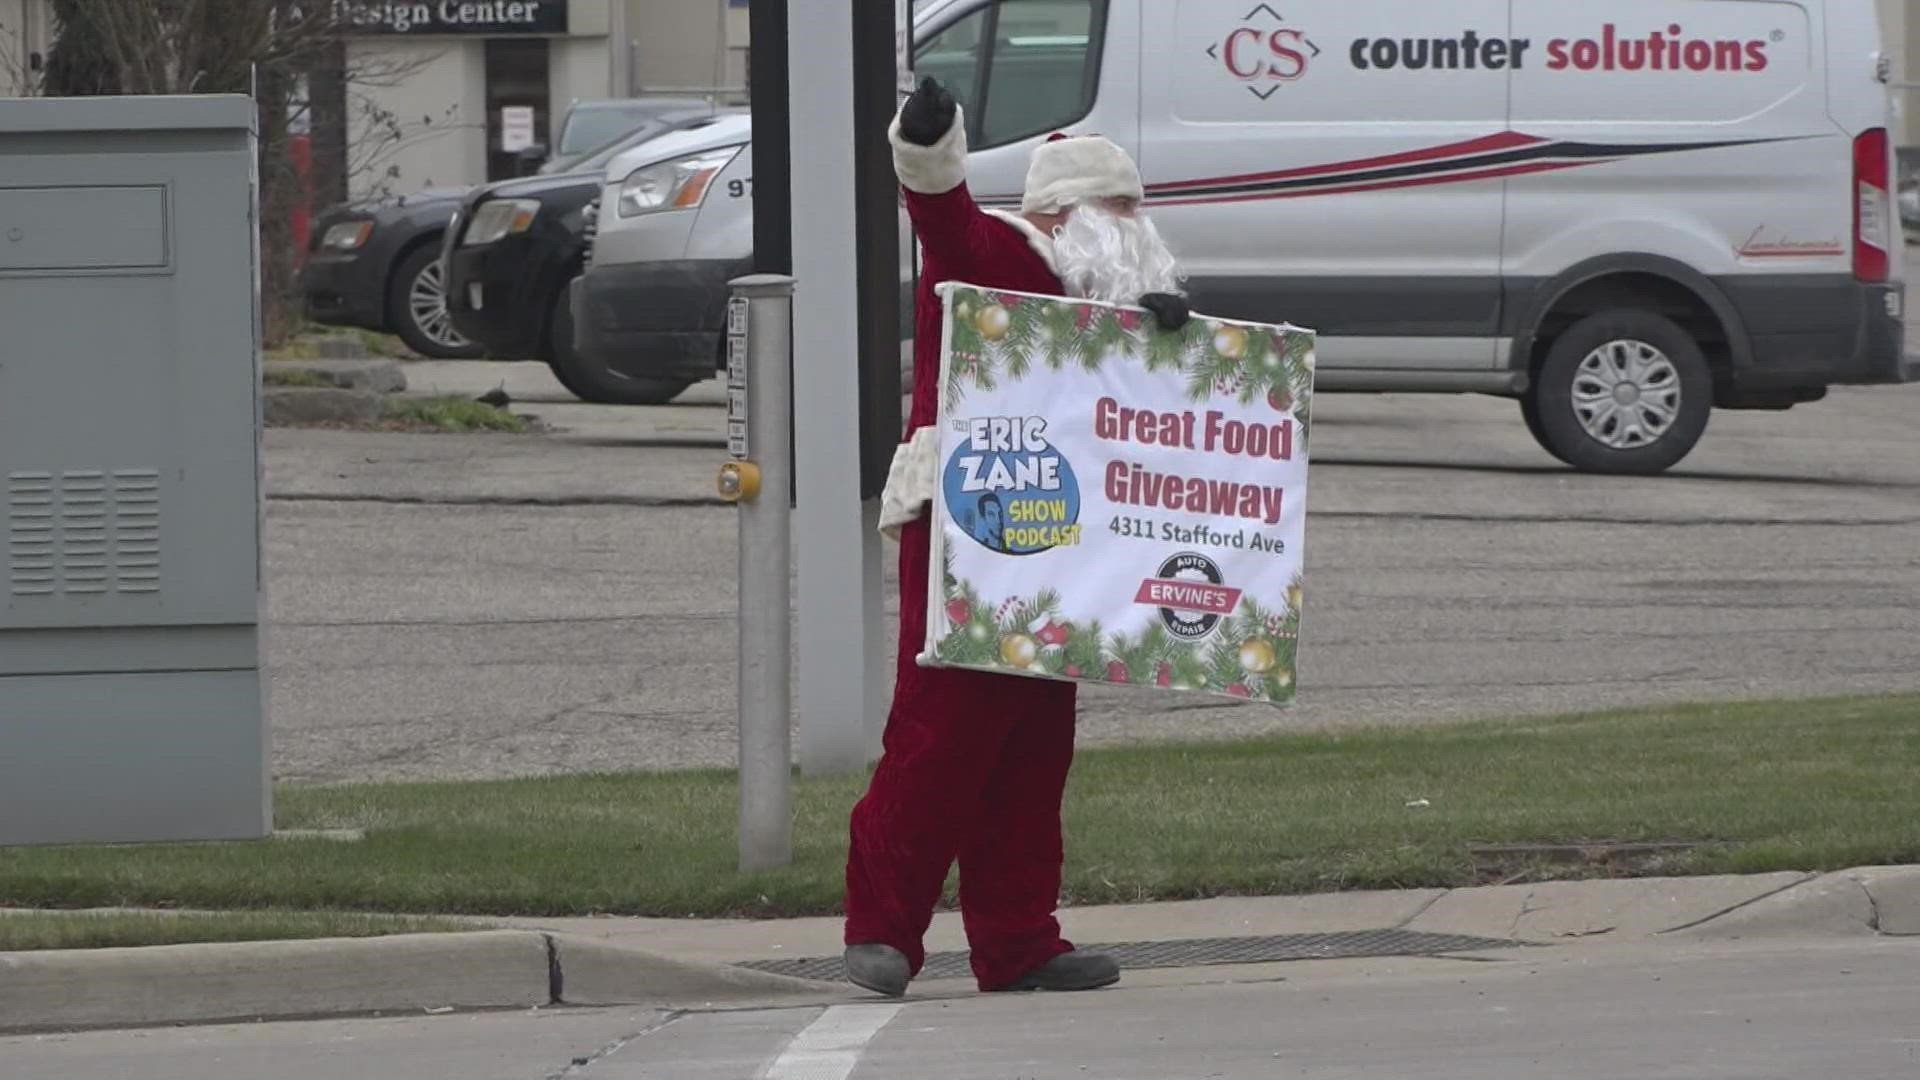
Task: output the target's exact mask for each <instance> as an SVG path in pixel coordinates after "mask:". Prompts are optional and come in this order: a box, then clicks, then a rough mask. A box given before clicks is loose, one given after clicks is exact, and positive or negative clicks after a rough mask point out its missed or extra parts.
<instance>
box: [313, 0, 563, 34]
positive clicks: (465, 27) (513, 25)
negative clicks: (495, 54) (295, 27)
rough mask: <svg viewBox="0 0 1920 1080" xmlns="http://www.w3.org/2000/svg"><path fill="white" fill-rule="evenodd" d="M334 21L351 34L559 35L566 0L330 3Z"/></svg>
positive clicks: (343, 0)
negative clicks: (332, 6) (332, 4)
mask: <svg viewBox="0 0 1920 1080" xmlns="http://www.w3.org/2000/svg"><path fill="white" fill-rule="evenodd" d="M334 17H335V18H336V19H337V20H339V22H340V23H341V24H342V25H343V26H345V27H346V28H347V30H348V32H350V33H357V34H408V35H412V36H417V37H424V36H430V35H435V34H490V35H494V36H506V35H512V34H564V33H566V32H567V0H414V2H403V0H335V3H334Z"/></svg>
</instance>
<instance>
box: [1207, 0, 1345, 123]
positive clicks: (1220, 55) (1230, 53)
mask: <svg viewBox="0 0 1920 1080" xmlns="http://www.w3.org/2000/svg"><path fill="white" fill-rule="evenodd" d="M1207 55H1208V56H1210V57H1212V58H1213V59H1214V60H1216V61H1219V63H1220V65H1221V66H1222V67H1224V68H1226V69H1227V74H1229V75H1232V76H1233V77H1234V78H1236V79H1239V80H1240V81H1241V82H1243V83H1245V84H1247V92H1248V93H1250V94H1252V95H1253V96H1254V97H1257V98H1259V99H1260V100H1262V101H1265V100H1266V99H1268V98H1270V97H1272V96H1273V95H1274V93H1275V92H1276V91H1278V90H1279V89H1280V88H1281V87H1282V86H1285V85H1286V84H1288V83H1290V82H1298V81H1299V80H1300V79H1302V78H1304V77H1306V74H1307V65H1308V64H1309V63H1311V62H1312V60H1313V58H1314V57H1316V56H1319V55H1320V46H1318V45H1315V44H1314V43H1313V39H1312V38H1310V37H1308V36H1307V32H1306V31H1305V30H1301V29H1299V28H1297V27H1292V26H1288V25H1287V20H1285V19H1283V18H1281V17H1280V13H1279V12H1277V11H1275V10H1273V8H1272V7H1270V6H1268V5H1266V4H1261V5H1260V6H1259V7H1256V8H1254V9H1253V10H1252V11H1249V12H1247V14H1246V17H1245V18H1243V19H1241V20H1240V25H1239V26H1238V27H1235V28H1234V29H1233V31H1232V32H1230V33H1228V34H1227V36H1226V37H1225V38H1223V39H1222V40H1220V41H1216V42H1214V43H1213V44H1212V45H1209V46H1207Z"/></svg>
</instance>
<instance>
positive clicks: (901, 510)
mask: <svg viewBox="0 0 1920 1080" xmlns="http://www.w3.org/2000/svg"><path fill="white" fill-rule="evenodd" d="M887 135H888V138H889V139H890V140H891V142H892V143H893V168H894V172H895V174H897V175H898V176H899V177H900V186H901V187H902V188H903V189H905V197H906V204H907V214H908V216H909V217H910V218H911V219H912V220H913V230H914V233H915V234H916V235H917V236H918V237H919V239H920V249H921V257H922V264H921V272H920V287H919V291H918V293H917V294H916V295H915V297H914V323H913V409H912V411H911V412H910V413H909V415H908V419H907V434H906V437H905V439H904V440H903V441H902V442H901V445H900V449H899V450H898V451H897V452H896V453H895V455H894V459H893V470H892V472H891V474H890V475H889V476H888V478H887V487H886V491H885V492H884V493H883V494H882V496H881V507H880V528H881V529H882V531H884V532H886V533H887V534H888V535H898V531H899V528H900V526H901V525H904V524H905V523H907V522H909V521H912V520H914V519H915V518H917V517H919V516H920V515H921V514H922V513H923V512H924V511H925V509H926V506H927V503H928V502H929V501H930V500H931V499H932V498H933V493H934V486H935V484H936V483H937V482H938V477H939V469H940V462H939V451H940V445H939V444H940V438H939V433H938V431H937V430H936V429H935V428H934V427H933V423H934V420H935V419H936V418H937V414H938V412H939V408H940V341H941V325H940V320H941V316H942V304H941V300H940V297H939V295H938V294H937V293H936V292H935V291H934V290H935V289H936V288H937V287H938V286H939V285H940V284H941V283H942V282H946V281H960V282H965V283H966V284H968V285H979V286H981V287H983V288H988V289H1009V290H1012V291H1015V292H1029V293H1043V294H1047V295H1052V296H1059V295H1064V294H1065V292H1066V288H1065V287H1064V286H1063V285H1062V284H1061V282H1060V275H1059V271H1058V270H1057V269H1056V267H1055V265H1054V259H1053V239H1052V238H1051V237H1049V236H1047V235H1046V234H1045V233H1042V232H1041V231H1040V230H1039V229H1037V228H1035V227H1034V226H1033V224H1032V223H1031V222H1029V221H1027V219H1026V218H1023V217H1021V216H1019V215H1018V214H1011V213H1006V212H1004V211H1000V210H983V209H981V208H980V207H979V206H978V205H976V204H975V203H974V201H973V196H972V195H971V194H969V193H968V191H967V183H966V175H967V134H966V116H965V114H964V113H960V112H958V111H956V113H955V115H954V120H953V127H952V129H950V130H949V131H948V132H947V134H946V136H945V137H944V138H942V139H941V140H940V141H939V142H937V143H935V144H933V145H932V146H920V145H918V144H916V143H912V142H908V141H907V140H906V139H904V138H902V137H901V135H900V119H899V117H898V116H896V117H895V118H894V121H893V125H892V127H891V128H889V130H888V132H887Z"/></svg>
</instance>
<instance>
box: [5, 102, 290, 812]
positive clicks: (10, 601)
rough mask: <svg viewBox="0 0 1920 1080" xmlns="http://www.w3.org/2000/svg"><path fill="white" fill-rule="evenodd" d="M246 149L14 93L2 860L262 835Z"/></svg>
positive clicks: (255, 412) (237, 134)
mask: <svg viewBox="0 0 1920 1080" xmlns="http://www.w3.org/2000/svg"><path fill="white" fill-rule="evenodd" d="M254 147H255V139H254V128H253V106H252V103H251V102H249V101H248V100H247V99H246V98H244V97H214V96H205V97H171V98H158V97H150V98H130V97H122V98H43V99H16V100H0V544H3V545H4V547H0V845H9V844H51V843H88V842H119V841H149V840H215V839H238V838H247V837H261V836H265V835H268V834H270V833H271V831H272V813H271V794H270V791H269V787H268V782H267V775H268V774H267V749H268V746H267V728H266V709H265V704H264V694H263V687H262V683H261V676H260V633H259V627H260V597H261V580H260V579H261V568H260V561H261V552H260V533H261V502H260V493H261V465H260V421H259V416H260V405H259V399H260V395H259V389H258V388H259V384H260V368H259V364H260V360H259V339H260V327H259V311H260V301H259V254H258V248H257V242H256V236H257V232H256V229H255V217H256V206H257V203H258V199H257V186H256V182H255V175H256V168H255V164H254V161H255V158H254Z"/></svg>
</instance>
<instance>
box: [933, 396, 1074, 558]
mask: <svg viewBox="0 0 1920 1080" xmlns="http://www.w3.org/2000/svg"><path fill="white" fill-rule="evenodd" d="M954 430H955V431H959V432H964V433H965V434H966V436H967V438H966V441H965V442H963V443H961V444H960V448H959V449H958V450H955V451H954V453H953V456H952V457H951V458H949V459H948V461H947V468H946V476H945V477H944V479H943V480H942V482H941V488H942V491H943V494H944V495H945V497H946V501H947V512H948V513H949V514H951V515H952V516H953V520H954V523H955V524H957V525H959V526H960V527H961V528H962V529H964V530H966V532H967V535H968V536H971V537H973V539H974V541H975V542H976V543H978V544H979V545H980V546H981V547H984V548H986V549H987V550H989V551H996V552H999V553H1000V554H1002V555H1037V554H1039V553H1040V552H1043V551H1051V550H1053V549H1054V548H1058V547H1072V546H1073V545H1075V544H1078V543H1079V542H1080V484H1079V481H1078V480H1076V479H1075V478H1074V475H1073V466H1072V465H1071V464H1069V463H1068V462H1067V459H1066V457H1065V456H1063V455H1062V454H1061V453H1060V451H1059V449H1057V448H1056V447H1055V446H1054V445H1053V444H1052V443H1051V442H1049V441H1048V439H1047V421H1046V420H1045V418H1043V417H1038V416H993V417H980V418H976V419H972V420H956V421H954Z"/></svg>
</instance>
